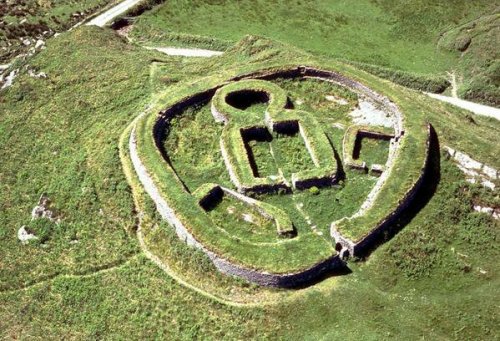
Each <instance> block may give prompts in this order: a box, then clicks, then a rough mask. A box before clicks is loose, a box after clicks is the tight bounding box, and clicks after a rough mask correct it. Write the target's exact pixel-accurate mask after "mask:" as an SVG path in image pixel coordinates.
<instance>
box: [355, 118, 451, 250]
mask: <svg viewBox="0 0 500 341" xmlns="http://www.w3.org/2000/svg"><path fill="white" fill-rule="evenodd" d="M440 179H441V167H440V151H439V140H438V137H437V134H436V132H435V130H434V128H432V126H431V127H430V137H429V161H428V163H427V165H426V167H425V170H424V176H423V178H422V185H421V186H420V188H419V189H418V190H417V192H416V193H415V196H414V198H413V200H412V201H411V204H410V205H408V206H407V207H405V208H404V209H402V211H401V212H400V213H399V214H398V217H397V218H396V219H395V220H394V221H393V222H391V223H390V225H389V226H388V227H386V228H384V229H381V231H379V232H376V233H373V235H372V236H371V237H370V239H369V241H368V242H366V243H363V244H364V245H360V247H359V249H358V250H356V256H357V257H358V258H361V259H365V258H366V257H368V256H370V254H371V253H372V252H373V251H374V250H375V249H377V248H378V247H379V246H380V245H381V244H384V243H385V242H387V241H389V240H391V239H392V238H393V237H394V236H395V235H396V234H398V233H399V232H400V231H401V230H402V229H403V228H404V227H405V226H406V225H408V224H409V223H410V222H411V221H412V220H413V218H414V217H415V216H416V215H417V214H418V213H419V212H420V211H421V210H422V209H423V208H424V207H425V206H426V205H427V203H428V202H429V201H430V200H431V198H432V197H433V196H434V193H435V192H436V189H437V187H438V184H439V182H440Z"/></svg>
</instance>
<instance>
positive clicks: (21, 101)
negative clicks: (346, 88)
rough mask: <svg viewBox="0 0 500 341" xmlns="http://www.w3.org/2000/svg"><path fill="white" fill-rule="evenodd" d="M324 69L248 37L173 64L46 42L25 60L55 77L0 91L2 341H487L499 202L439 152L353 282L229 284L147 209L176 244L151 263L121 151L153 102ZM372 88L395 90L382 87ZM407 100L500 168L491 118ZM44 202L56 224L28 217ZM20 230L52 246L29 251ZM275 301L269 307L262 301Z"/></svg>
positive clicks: (96, 38)
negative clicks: (248, 73) (246, 75)
mask: <svg viewBox="0 0 500 341" xmlns="http://www.w3.org/2000/svg"><path fill="white" fill-rule="evenodd" d="M315 60H316V57H312V56H310V55H308V54H307V53H304V52H301V51H299V50H295V49H294V48H291V47H290V46H286V48H284V47H283V45H281V44H278V43H274V42H271V41H268V40H264V39H260V38H254V37H247V38H245V39H244V40H243V41H241V42H240V43H238V44H237V45H236V46H235V47H233V48H231V49H230V50H229V51H228V53H227V54H225V55H224V56H223V57H217V58H212V59H208V60H207V59H202V60H199V59H184V58H178V57H166V56H163V55H160V54H156V53H154V52H151V51H148V50H145V49H142V48H140V47H138V46H135V45H130V44H128V43H127V42H126V41H125V40H124V39H122V38H120V37H118V36H117V35H116V34H114V33H113V32H112V31H110V30H102V29H98V28H90V27H84V28H80V29H78V30H75V31H73V32H70V33H65V34H63V35H61V36H59V37H57V38H55V39H53V40H50V41H49V45H48V48H47V49H46V50H43V51H42V52H41V53H40V54H39V55H37V56H36V57H35V58H33V59H32V60H31V61H30V68H33V69H36V70H38V71H41V72H45V73H47V76H48V77H47V78H46V79H37V78H32V77H29V76H28V75H27V74H26V72H25V69H24V68H23V69H22V70H23V73H22V74H21V75H20V76H19V78H17V79H16V80H15V82H14V85H13V86H12V87H10V88H8V89H6V90H2V92H1V93H0V146H1V147H0V160H2V162H0V335H1V337H2V338H6V339H10V338H28V337H39V338H51V337H57V338H60V337H61V336H66V337H67V338H78V339H81V338H117V339H120V338H133V339H144V338H155V337H156V338H173V339H193V338H200V339H235V338H239V339H242V338H260V339H293V340H295V339H296V340H304V339H311V340H316V339H318V338H328V339H334V338H340V337H343V338H345V339H391V338H393V339H417V338H425V339H494V338H495V337H496V335H498V333H499V330H498V325H499V324H500V323H499V322H500V321H499V316H498V314H497V310H498V307H497V302H498V299H499V297H498V290H497V288H498V286H499V285H500V276H499V271H500V268H499V264H498V261H497V259H498V256H499V248H498V238H499V231H500V229H499V227H500V226H499V223H498V221H495V220H493V219H492V218H490V217H487V216H486V215H483V214H480V213H476V212H474V211H473V210H472V203H473V202H478V201H480V202H483V203H485V204H488V205H496V206H498V205H499V203H498V194H497V192H490V191H487V190H485V189H482V188H480V187H478V186H475V185H471V184H468V183H467V182H465V181H464V176H463V174H462V173H461V172H460V171H459V170H458V169H457V168H456V167H455V166H454V164H453V163H452V162H451V161H449V160H447V158H446V157H445V155H444V154H443V155H442V157H441V179H440V182H439V186H438V189H437V192H436V194H435V195H434V196H433V197H432V199H431V200H430V202H429V203H428V205H427V206H425V207H424V208H423V209H422V210H421V211H420V212H419V213H418V215H417V216H416V217H415V218H414V219H413V220H412V221H411V222H410V223H409V225H408V226H406V227H405V228H404V229H403V230H402V231H401V232H400V233H399V234H398V235H397V236H396V237H395V238H394V239H392V240H391V241H390V242H388V243H386V244H384V245H383V246H382V247H381V248H379V249H378V250H377V251H375V252H374V253H373V254H372V255H371V256H370V257H369V259H368V260H366V261H357V262H354V261H352V262H350V263H349V267H350V268H351V269H352V271H353V272H352V273H350V274H347V275H345V276H337V277H331V278H327V279H325V280H323V281H322V282H320V283H318V284H316V285H314V286H312V287H310V288H305V289H300V290H292V291H281V290H270V289H262V288H258V287H254V286H251V285H248V284H247V283H242V282H240V281H236V280H234V279H230V278H227V277H225V276H222V275H220V274H219V273H217V272H216V271H215V269H213V266H212V265H211V264H210V263H209V262H208V261H207V259H206V258H204V257H203V256H202V255H201V254H199V253H196V252H194V251H193V250H192V249H190V248H189V247H187V246H186V245H185V244H184V243H183V242H182V241H179V240H177V239H176V238H175V236H174V233H173V232H172V230H171V229H169V227H168V226H166V224H165V223H164V222H160V221H159V220H158V218H157V217H156V216H155V213H154V208H153V207H152V205H151V203H150V202H148V201H147V200H145V201H144V203H143V204H141V205H145V206H147V207H148V208H147V209H145V212H144V216H143V219H144V220H146V223H148V224H150V225H151V227H152V228H151V231H152V233H151V235H149V236H146V238H152V239H154V238H158V235H159V234H160V233H163V234H165V235H167V237H169V239H168V243H169V244H168V247H167V248H165V247H163V248H161V249H159V250H156V252H157V253H158V254H161V258H162V259H163V260H164V261H165V262H166V263H167V265H168V266H169V267H170V270H171V272H169V274H167V273H166V272H165V271H162V270H161V269H159V268H158V267H157V266H156V265H154V264H153V263H151V262H150V261H149V260H148V259H146V258H145V256H144V253H143V252H142V251H141V249H140V247H139V243H138V241H137V239H136V234H135V228H136V227H137V222H138V221H137V218H138V216H137V215H136V213H137V212H136V209H137V208H138V207H136V204H134V198H133V196H132V193H131V192H132V189H131V187H130V186H129V184H128V183H127V179H126V177H125V174H124V170H123V168H122V164H121V161H120V155H119V139H120V136H121V134H122V132H123V131H124V130H125V129H126V127H127V126H128V125H129V124H130V122H131V121H132V120H133V118H134V117H136V116H137V115H138V114H139V113H140V112H142V111H143V110H144V108H145V106H146V105H147V104H148V103H150V102H151V100H154V99H157V98H159V97H158V93H162V94H163V96H167V97H168V93H169V92H171V91H173V89H174V88H175V87H176V86H177V85H178V84H181V83H184V82H192V81H193V80H194V79H197V78H201V77H204V76H207V75H220V77H221V78H222V77H223V75H224V74H222V73H221V70H227V73H226V74H235V73H239V72H243V71H244V70H245V67H248V65H252V67H265V66H270V65H280V64H282V63H283V62H284V61H285V62H286V63H293V62H297V63H312V62H314V61H315ZM331 65H335V66H336V67H338V68H339V69H342V68H350V70H351V67H350V66H347V65H343V64H340V63H332V64H331ZM352 70H353V69H352ZM352 72H356V74H357V75H358V76H359V77H367V76H366V74H365V73H363V72H362V71H352ZM377 87H380V88H384V87H396V86H395V85H393V84H391V83H389V82H387V81H383V80H379V81H378V82H377ZM401 91H402V92H403V93H404V96H406V97H408V98H409V99H411V100H412V101H413V102H414V103H415V105H418V106H420V107H421V108H422V115H424V117H425V119H426V120H428V121H430V122H432V124H433V125H434V126H435V128H436V131H437V133H438V136H439V138H440V143H441V144H442V145H444V144H446V145H450V146H452V147H454V148H457V149H459V150H461V151H464V152H466V153H468V154H470V155H473V156H474V158H476V159H478V160H480V161H482V162H485V163H488V164H490V165H492V166H494V167H496V168H500V161H499V160H498V155H497V152H496V148H495V147H496V146H498V143H499V140H498V136H499V133H500V123H499V122H498V121H495V120H493V119H488V118H483V117H473V118H472V117H471V116H470V114H468V113H467V112H464V111H461V110H456V109H454V108H453V107H451V106H448V105H444V104H441V103H439V102H437V101H434V100H431V99H428V98H427V97H424V96H423V95H420V94H418V93H417V92H415V91H411V90H408V89H401ZM43 192H46V193H47V194H48V195H49V197H50V198H51V199H52V200H53V202H54V206H55V207H56V208H57V210H58V211H59V212H60V218H61V223H60V224H55V223H50V222H48V221H38V222H37V223H36V224H34V223H32V222H31V221H30V213H31V210H32V208H33V207H34V206H35V204H36V202H37V200H38V197H39V196H40V194H41V193H43ZM136 200H137V198H136ZM139 208H141V207H139ZM22 225H28V226H30V227H32V228H33V229H34V230H35V232H36V233H38V234H41V233H44V235H45V236H46V238H45V240H43V241H41V242H35V243H30V244H29V245H21V244H20V243H19V241H18V240H17V236H16V234H17V230H18V229H19V227H21V226H22ZM153 227H154V228H153ZM158 227H159V228H158ZM172 276H173V277H172ZM186 283H188V284H190V285H191V286H189V285H187V284H186ZM215 295H217V297H224V298H225V299H224V300H217V299H214V297H215ZM227 300H229V301H237V302H242V304H243V305H244V304H246V303H252V304H249V305H248V306H246V307H245V306H243V307H239V306H232V305H228V304H226V303H227V302H226V301H227ZM266 300H267V301H271V302H274V304H260V302H262V301H266Z"/></svg>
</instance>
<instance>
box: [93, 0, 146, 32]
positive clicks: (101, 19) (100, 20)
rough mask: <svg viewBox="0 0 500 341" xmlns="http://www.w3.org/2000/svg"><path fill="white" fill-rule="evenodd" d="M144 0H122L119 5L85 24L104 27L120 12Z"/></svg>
mask: <svg viewBox="0 0 500 341" xmlns="http://www.w3.org/2000/svg"><path fill="white" fill-rule="evenodd" d="M141 1H142V0H125V1H123V2H120V3H119V4H118V5H116V6H113V7H112V8H110V9H109V10H107V11H105V12H104V13H101V14H100V15H98V16H97V17H95V18H94V19H92V20H90V21H89V22H87V23H86V24H85V25H88V26H91V25H95V26H99V27H103V26H104V25H106V24H107V23H109V22H110V21H111V20H113V19H114V18H116V17H117V16H119V15H120V14H123V13H125V12H126V11H127V10H128V9H129V8H131V7H133V6H135V5H137V4H138V3H139V2H141Z"/></svg>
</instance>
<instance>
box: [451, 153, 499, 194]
mask: <svg viewBox="0 0 500 341" xmlns="http://www.w3.org/2000/svg"><path fill="white" fill-rule="evenodd" d="M444 149H445V150H446V152H447V153H448V154H449V155H450V156H451V157H452V158H453V160H454V161H456V163H457V167H458V168H459V169H460V170H461V171H462V172H463V173H464V174H465V175H466V176H467V178H466V180H467V181H468V182H470V183H473V184H474V183H477V182H479V183H480V184H481V185H483V186H484V187H486V188H489V189H491V190H495V187H496V185H495V182H496V181H497V180H498V179H499V178H500V173H499V171H498V170H496V169H495V168H493V167H490V166H488V165H485V164H483V163H481V162H479V161H476V160H474V159H473V158H471V157H470V156H469V155H467V154H465V153H462V152H459V151H457V150H455V149H453V148H450V147H448V146H444Z"/></svg>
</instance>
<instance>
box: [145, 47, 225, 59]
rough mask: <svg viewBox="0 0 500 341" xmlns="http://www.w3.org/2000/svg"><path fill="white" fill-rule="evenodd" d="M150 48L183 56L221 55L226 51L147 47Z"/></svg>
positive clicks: (170, 54)
mask: <svg viewBox="0 0 500 341" xmlns="http://www.w3.org/2000/svg"><path fill="white" fill-rule="evenodd" d="M146 48H147V49H148V50H156V51H159V52H162V53H165V54H168V55H169V56H183V57H205V58H207V57H214V56H220V55H222V54H223V53H224V52H221V51H213V50H204V49H189V48H179V47H146Z"/></svg>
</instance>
